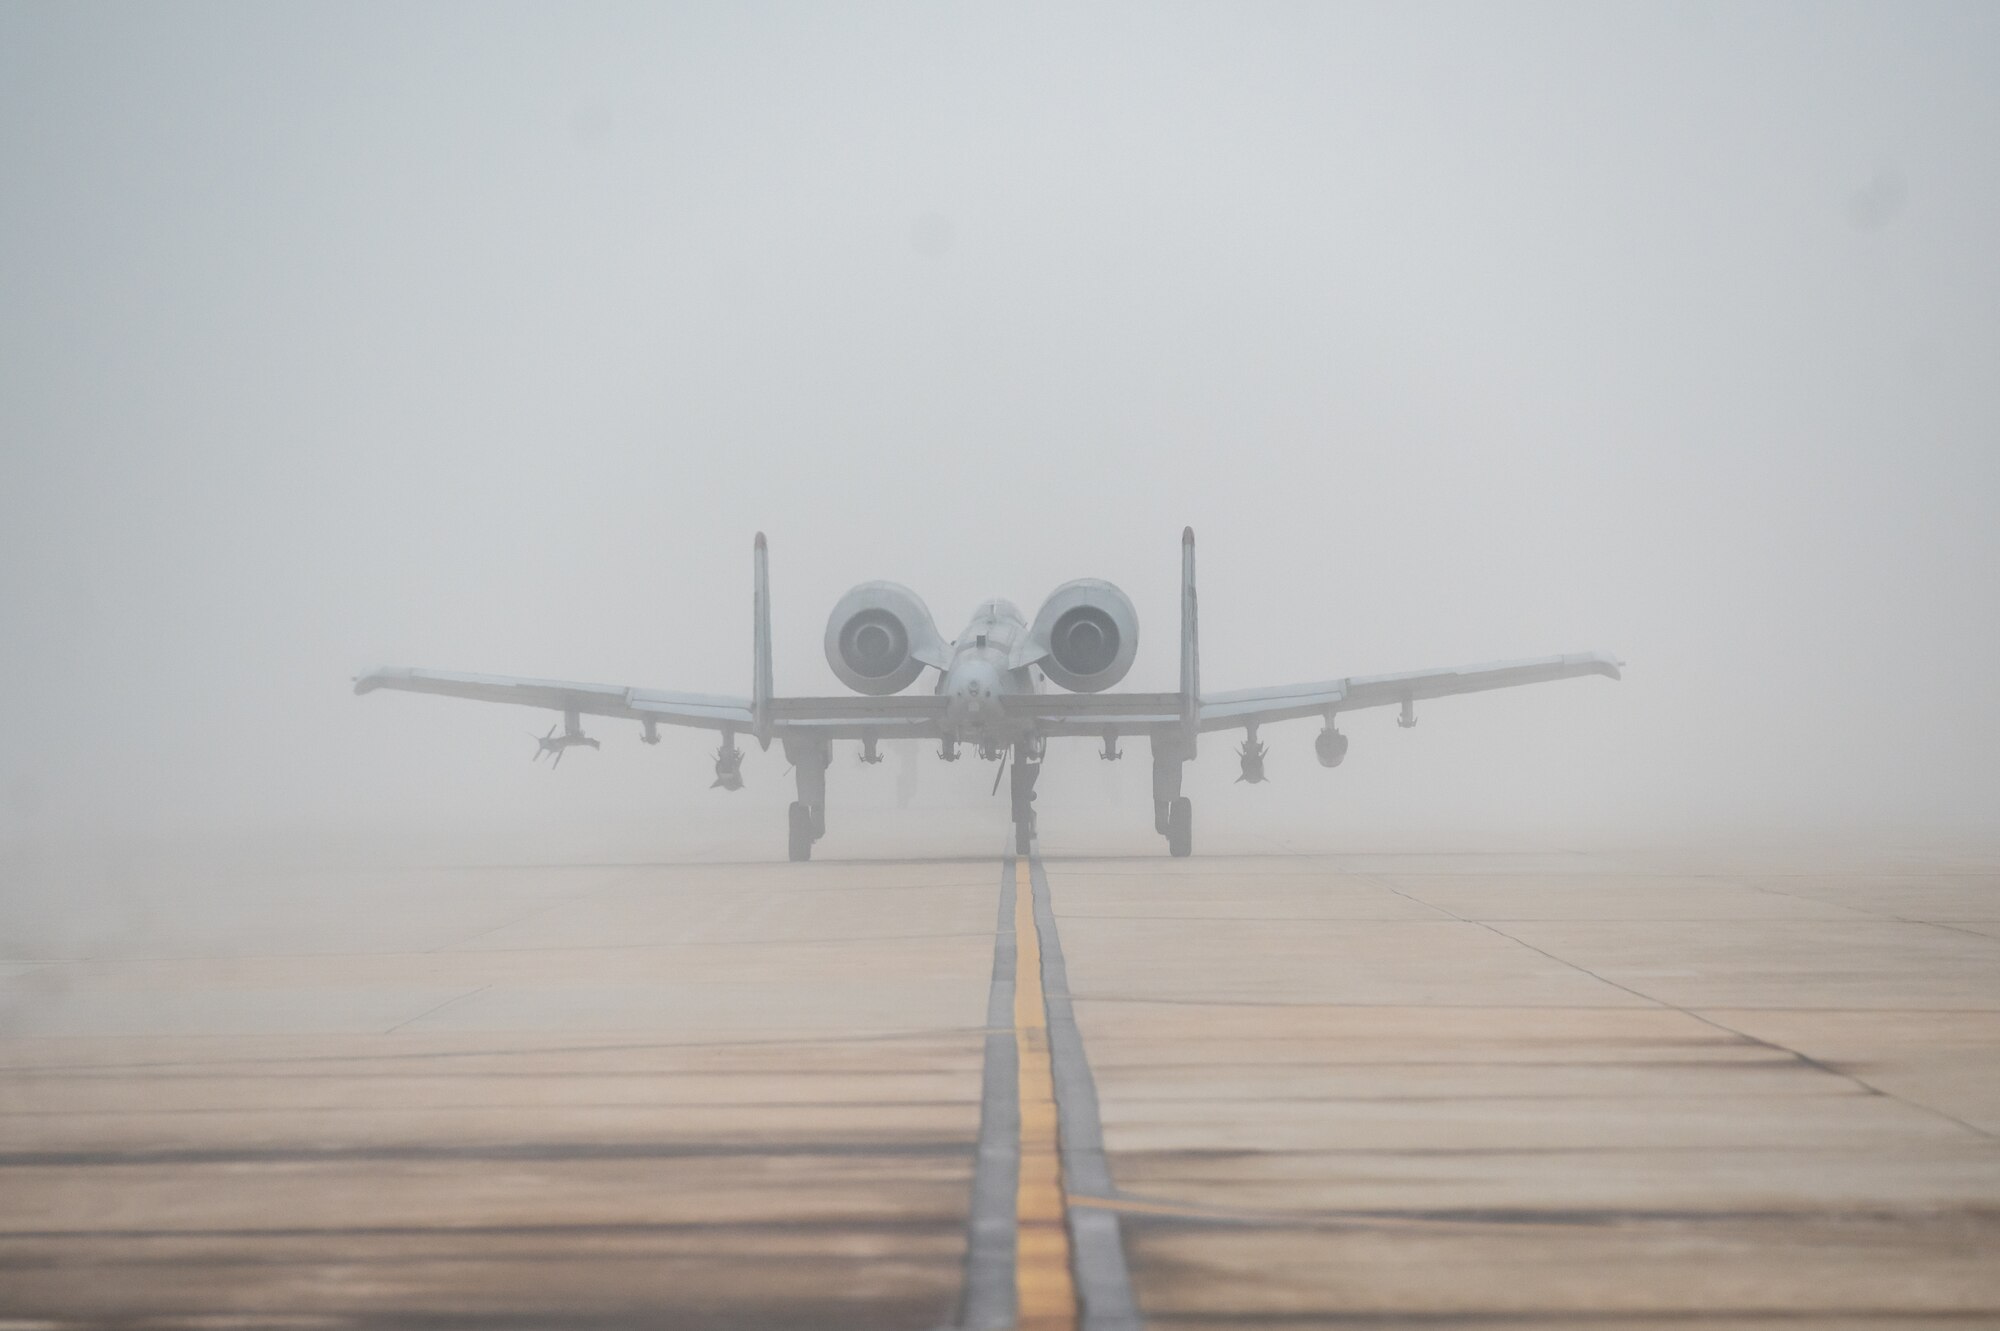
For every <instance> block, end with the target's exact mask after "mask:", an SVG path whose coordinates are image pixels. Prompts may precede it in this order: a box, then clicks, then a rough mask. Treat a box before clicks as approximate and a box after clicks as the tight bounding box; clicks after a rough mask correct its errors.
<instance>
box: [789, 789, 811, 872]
mask: <svg viewBox="0 0 2000 1331" xmlns="http://www.w3.org/2000/svg"><path fill="white" fill-rule="evenodd" d="M790 827H791V847H790V849H791V856H792V863H794V864H799V863H803V862H804V861H806V860H809V859H811V858H812V853H813V819H812V810H810V809H808V808H807V807H806V806H805V805H803V804H801V803H799V802H798V801H797V800H793V801H792V808H791V822H790Z"/></svg>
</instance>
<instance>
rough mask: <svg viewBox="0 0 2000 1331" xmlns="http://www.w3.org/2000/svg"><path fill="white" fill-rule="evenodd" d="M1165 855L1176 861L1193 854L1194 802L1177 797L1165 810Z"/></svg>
mask: <svg viewBox="0 0 2000 1331" xmlns="http://www.w3.org/2000/svg"><path fill="white" fill-rule="evenodd" d="M1167 853H1168V854H1170V855H1172V856H1174V857H1175V858H1176V859H1185V858H1186V857H1187V856H1189V855H1192V854H1194V801H1193V800H1191V799H1189V798H1188V797H1187V796H1185V795H1177V796H1175V797H1174V799H1173V801H1172V803H1171V804H1170V805H1169V806H1168V810H1167Z"/></svg>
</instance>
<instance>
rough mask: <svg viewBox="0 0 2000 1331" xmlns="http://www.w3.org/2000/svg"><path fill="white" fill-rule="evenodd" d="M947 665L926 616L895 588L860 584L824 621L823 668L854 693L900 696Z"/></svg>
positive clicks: (912, 596) (918, 603)
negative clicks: (932, 668) (928, 670)
mask: <svg viewBox="0 0 2000 1331" xmlns="http://www.w3.org/2000/svg"><path fill="white" fill-rule="evenodd" d="M947 660H948V658H947V655H946V651H945V645H944V640H943V639H942V638H940V637H939V636H938V631H937V625H936V624H935V623H934V622H933V621H932V620H931V612H930V611H929V609H927V608H926V607H925V605H924V603H923V601H922V599H920V598H919V597H918V596H917V594H916V593H915V592H913V591H911V590H910V589H909V588H908V587H905V586H903V585H901V584H900V583H894V582H864V583H862V584H861V585H860V586H858V587H856V588H854V589H853V590H852V591H850V592H848V593H847V595H845V596H843V597H841V598H840V600H839V601H837V602H835V603H834V607H833V613H832V614H831V615H829V616H827V621H826V663H827V664H828V665H830V666H832V667H833V673H834V674H836V675H838V676H840V682H841V683H843V684H845V685H847V687H848V688H850V689H853V690H854V691H855V692H857V693H870V694H875V695H878V696H880V695H883V694H890V693H899V692H901V691H902V690H904V689H906V688H908V687H909V686H910V685H911V684H913V683H915V682H916V678H917V676H918V675H921V674H922V673H923V672H924V667H925V666H927V665H934V666H938V667H939V668H942V667H943V666H944V665H946V664H947Z"/></svg>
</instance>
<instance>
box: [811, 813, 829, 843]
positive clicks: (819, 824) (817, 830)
mask: <svg viewBox="0 0 2000 1331" xmlns="http://www.w3.org/2000/svg"><path fill="white" fill-rule="evenodd" d="M825 835H826V806H825V805H824V804H815V805H813V806H812V839H813V840H815V841H817V840H819V839H820V838H821V837H823V836H825Z"/></svg>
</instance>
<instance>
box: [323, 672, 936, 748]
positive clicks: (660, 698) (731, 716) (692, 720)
mask: <svg viewBox="0 0 2000 1331" xmlns="http://www.w3.org/2000/svg"><path fill="white" fill-rule="evenodd" d="M377 689H400V690H402V691H404V692H406V693H435V694H442V695H443V696H445V697H448V698H471V699H473V700H475V701H478V702H502V703H516V704H519V705H520V706H523V707H547V708H550V709H552V710H554V711H558V712H576V713H578V714H579V715H582V716H609V717H616V718H619V719H621V720H627V721H642V722H645V721H650V722H653V723H655V724H658V725H668V726H693V727H696V728H697V729H702V730H728V731H743V732H751V731H753V730H754V726H753V723H752V709H751V700H750V699H748V698H729V697H717V696H715V695H712V694H705V693H667V692H663V691H661V690H659V689H634V688H627V687H625V686H624V685H621V684H580V683H575V682H572V681H569V680H559V679H521V678H517V677H515V676H512V675H464V674H455V673H453V672H450V671H445V670H413V669H410V668H409V667H406V666H395V667H388V668H384V669H381V670H371V671H369V672H368V673H367V674H365V675H362V676H360V677H358V678H357V679H356V680H355V681H354V691H355V692H356V693H373V692H374V691H375V690H377ZM770 706H771V731H772V733H773V734H775V735H778V736H783V735H785V734H787V733H789V734H793V735H808V734H809V735H813V736H816V737H820V738H824V739H858V738H861V737H862V736H864V735H878V736H881V737H883V738H890V739H893V738H927V737H934V736H936V735H937V734H939V733H940V732H939V722H940V721H942V719H943V717H944V709H945V700H944V699H942V698H939V697H936V696H935V695H929V694H922V695H913V696H896V697H888V698H865V697H851V698H845V697H836V698H773V699H771V700H770Z"/></svg>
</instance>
